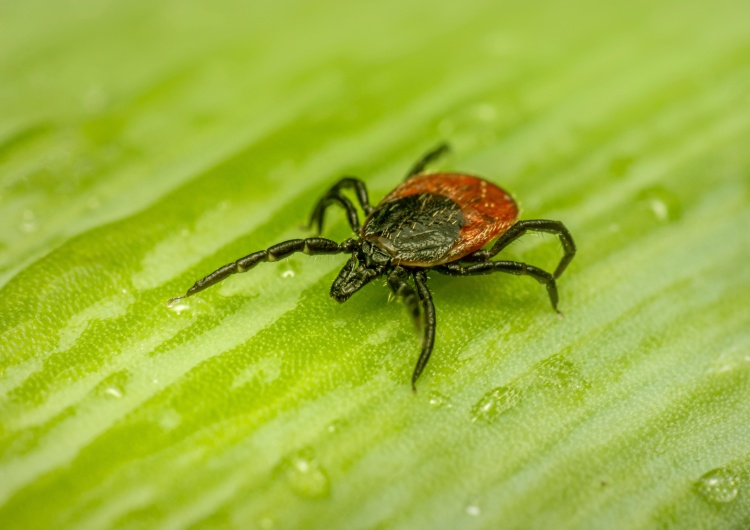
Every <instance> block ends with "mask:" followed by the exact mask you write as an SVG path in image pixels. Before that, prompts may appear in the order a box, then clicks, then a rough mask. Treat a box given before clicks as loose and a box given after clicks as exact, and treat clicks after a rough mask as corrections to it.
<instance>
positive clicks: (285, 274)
mask: <svg viewBox="0 0 750 530" xmlns="http://www.w3.org/2000/svg"><path fill="white" fill-rule="evenodd" d="M281 277H282V278H294V271H293V270H286V271H284V272H282V273H281Z"/></svg>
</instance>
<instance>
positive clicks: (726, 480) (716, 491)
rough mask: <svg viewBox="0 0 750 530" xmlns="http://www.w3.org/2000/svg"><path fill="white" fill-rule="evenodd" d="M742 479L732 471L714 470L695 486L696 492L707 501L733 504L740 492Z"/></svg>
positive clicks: (724, 469) (720, 468)
mask: <svg viewBox="0 0 750 530" xmlns="http://www.w3.org/2000/svg"><path fill="white" fill-rule="evenodd" d="M740 483H741V481H740V479H739V477H738V476H737V475H735V474H734V473H733V472H732V471H731V470H729V469H727V468H724V467H719V468H716V469H712V470H711V471H709V472H708V473H706V474H705V475H703V476H702V477H701V478H699V479H698V480H697V481H696V482H695V484H694V488H695V490H696V491H697V492H698V493H699V494H700V495H702V496H703V497H704V498H705V499H706V500H708V501H711V502H715V503H719V504H725V503H728V502H732V501H733V500H734V498H735V497H737V494H738V493H739V491H740Z"/></svg>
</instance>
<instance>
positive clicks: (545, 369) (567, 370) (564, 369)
mask: <svg viewBox="0 0 750 530" xmlns="http://www.w3.org/2000/svg"><path fill="white" fill-rule="evenodd" d="M536 377H537V379H538V380H539V381H540V382H541V384H542V386H544V387H545V388H547V389H550V390H566V391H573V392H575V391H582V390H585V389H587V388H588V387H589V386H590V385H589V382H588V381H586V379H584V378H583V376H582V375H581V373H580V372H579V371H578V368H577V367H576V365H575V364H573V363H572V362H570V361H569V360H567V359H566V358H565V357H563V356H562V355H561V354H557V355H553V356H551V357H548V358H547V359H544V360H543V361H541V362H539V364H538V365H537V368H536Z"/></svg>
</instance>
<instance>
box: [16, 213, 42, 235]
mask: <svg viewBox="0 0 750 530" xmlns="http://www.w3.org/2000/svg"><path fill="white" fill-rule="evenodd" d="M18 229H19V230H20V231H21V232H23V233H24V234H31V233H33V232H36V231H37V230H39V223H38V222H37V220H36V215H35V214H34V212H33V211H31V210H24V211H23V213H22V214H21V224H19V225H18Z"/></svg>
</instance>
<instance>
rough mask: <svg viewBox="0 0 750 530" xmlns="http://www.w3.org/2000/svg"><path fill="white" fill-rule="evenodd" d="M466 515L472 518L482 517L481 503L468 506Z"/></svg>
mask: <svg viewBox="0 0 750 530" xmlns="http://www.w3.org/2000/svg"><path fill="white" fill-rule="evenodd" d="M466 513H467V514H468V515H471V516H472V517H479V516H480V515H482V507H481V506H479V502H477V501H473V502H471V503H469V504H467V505H466Z"/></svg>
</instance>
